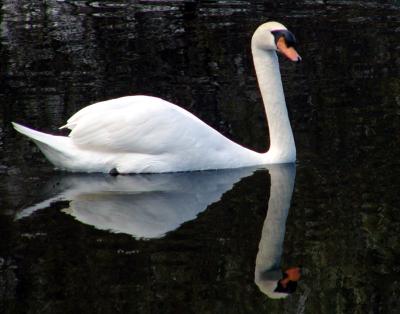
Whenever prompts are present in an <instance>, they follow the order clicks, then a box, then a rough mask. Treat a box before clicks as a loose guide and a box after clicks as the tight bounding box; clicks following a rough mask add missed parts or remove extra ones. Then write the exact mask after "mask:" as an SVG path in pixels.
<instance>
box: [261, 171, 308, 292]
mask: <svg viewBox="0 0 400 314" xmlns="http://www.w3.org/2000/svg"><path fill="white" fill-rule="evenodd" d="M268 170H269V173H270V176H271V190H270V198H269V201H268V211H267V217H266V218H265V221H264V225H263V229H262V233H261V240H260V243H259V246H258V253H257V257H256V268H255V283H256V284H257V286H258V287H259V289H260V290H261V291H262V292H263V293H264V294H266V295H267V296H268V297H270V298H273V299H276V298H284V297H287V296H288V295H289V294H290V293H292V292H294V290H295V289H296V286H297V281H298V280H299V279H300V277H301V270H300V268H299V267H291V268H289V269H286V270H285V271H282V270H281V267H280V263H281V256H282V250H283V241H284V238H285V229H286V219H287V216H288V213H289V208H290V201H291V199H292V194H293V186H294V181H295V176H296V168H295V165H294V164H283V165H276V166H269V167H268Z"/></svg>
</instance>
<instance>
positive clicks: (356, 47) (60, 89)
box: [0, 0, 400, 313]
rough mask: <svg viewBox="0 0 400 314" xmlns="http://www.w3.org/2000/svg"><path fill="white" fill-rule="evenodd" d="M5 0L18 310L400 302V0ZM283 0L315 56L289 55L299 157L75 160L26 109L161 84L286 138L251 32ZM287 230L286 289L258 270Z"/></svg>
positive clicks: (192, 103) (1, 126)
mask: <svg viewBox="0 0 400 314" xmlns="http://www.w3.org/2000/svg"><path fill="white" fill-rule="evenodd" d="M0 3H1V4H2V9H1V12H0V14H1V46H0V49H1V58H0V75H1V80H0V96H1V97H0V99H1V100H0V103H1V105H0V195H1V198H0V235H1V237H0V312H1V313H3V312H4V313H261V312H266V313H399V312H400V302H399V296H400V266H399V260H400V259H399V258H400V241H399V232H400V214H399V210H400V208H399V200H400V197H399V187H400V184H399V183H400V180H399V175H400V167H399V156H400V135H399V134H400V58H399V54H400V44H399V42H400V41H399V38H400V8H399V6H396V4H387V3H386V4H385V3H378V4H377V3H376V2H372V1H366V2H361V3H359V2H351V1H348V2H347V1H336V2H335V1H303V2H300V1H288V2H283V1H260V2H255V1H254V2H253V1H252V2H249V1H199V2H196V1H55V0H53V1H52V0H48V1H25V0H13V1H11V0H8V1H0ZM270 19H274V20H278V21H281V22H282V23H284V24H285V25H286V26H287V27H288V28H289V29H290V30H292V31H293V32H294V33H295V35H296V36H297V38H298V40H299V42H300V44H299V47H298V50H299V52H300V54H301V55H302V57H303V60H304V62H303V63H302V64H301V65H293V64H291V63H289V62H287V61H284V60H281V72H282V80H283V84H284V88H285V94H286V100H287V104H288V107H289V114H290V119H291V123H292V126H293V131H294V135H295V140H296V144H297V151H298V162H297V165H296V169H294V168H290V169H289V170H288V168H285V167H277V168H273V169H259V170H255V169H241V170H235V171H221V172H220V171H217V172H205V173H192V174H175V175H154V176H118V177H110V176H104V175H90V176H87V175H86V176H85V175H69V174H66V173H60V172H56V171H54V170H53V169H52V166H51V165H50V164H49V163H48V162H47V161H46V160H45V159H44V158H43V157H42V155H41V153H40V152H39V151H38V150H37V149H36V147H35V146H34V145H33V144H31V143H29V142H28V141H27V140H26V139H25V138H23V137H22V136H19V135H18V134H16V133H15V132H14V131H13V130H12V128H11V125H10V122H11V121H18V122H20V123H23V124H26V125H29V126H31V127H34V128H37V129H40V130H44V131H48V132H52V133H56V132H58V131H57V128H58V127H59V126H60V125H63V123H64V122H65V121H66V119H67V118H68V117H69V116H70V115H71V114H73V113H74V112H76V111H77V110H79V109H80V108H82V107H84V106H86V105H88V104H90V103H93V102H96V101H99V100H105V99H110V98H114V97H118V96H123V95H130V94H148V95H154V96H159V97H162V98H164V99H167V100H169V101H171V102H174V103H176V104H178V105H180V106H182V107H184V108H186V109H187V110H189V111H191V112H193V113H194V114H196V115H197V116H199V117H200V118H201V119H203V120H204V121H206V122H207V123H208V124H210V125H211V126H213V127H215V128H216V129H218V130H219V131H220V132H222V133H223V134H224V135H226V136H228V137H229V138H231V139H233V140H235V141H236V142H239V143H241V144H243V145H245V146H247V147H250V148H252V149H255V150H258V151H263V150H266V149H267V148H268V145H269V143H268V140H267V139H268V134H267V126H266V122H265V117H264V113H263V108H262V106H261V99H260V95H259V92H258V89H257V82H256V80H255V77H254V70H253V65H252V60H251V55H250V48H249V47H250V46H249V42H250V38H251V35H252V32H253V31H254V29H255V28H256V27H257V26H258V25H259V24H261V23H262V22H264V21H266V20H270ZM294 179H295V185H294V191H293V194H292V193H291V188H290V187H291V183H290V182H293V180H294ZM291 180H292V181H291ZM274 187H279V188H274ZM290 197H291V206H290V210H289V212H288V217H287V220H286V217H285V215H284V214H285V213H286V214H287V212H285V211H284V210H287V209H288V208H286V209H285V208H284V207H285V206H284V204H285V202H287V201H288V200H290ZM270 198H271V199H275V200H278V201H276V202H271V200H270V205H269V206H268V200H269V199H270ZM285 200H286V201H285ZM271 203H273V204H275V205H271ZM277 204H278V205H279V204H281V205H280V207H279V206H278V205H277ZM282 204H283V205H282ZM35 205H36V207H35V208H32V206H35ZM274 206H275V207H274ZM267 212H268V213H269V214H270V215H272V213H274V212H275V213H283V214H282V217H281V218H282V219H281V220H280V223H276V224H273V225H274V226H275V227H276V230H277V232H276V233H274V234H282V235H284V242H283V246H281V245H280V241H283V238H280V239H275V240H276V241H275V242H274V241H273V237H272V238H271V237H266V236H264V235H265V234H266V233H265V232H264V231H263V230H265V229H266V227H265V226H267V225H268V223H267V222H268V221H271V219H269V218H268V219H267V220H266V217H267ZM285 223H286V227H285ZM110 229H111V230H112V231H113V232H110V231H108V230H110ZM271 239H272V240H271ZM274 243H275V245H276V247H277V248H278V249H277V252H278V253H279V254H277V255H279V256H277V260H278V261H279V262H280V268H281V269H282V270H285V269H287V268H289V267H292V266H302V269H303V276H302V279H301V280H300V281H299V283H298V288H297V290H296V292H295V293H293V294H292V295H291V296H289V297H287V298H285V299H281V300H274V299H270V298H268V297H267V295H265V294H264V293H263V292H262V291H261V290H262V289H261V290H260V289H259V288H258V285H257V282H255V273H257V271H258V270H259V269H258V268H257V267H258V266H257V265H258V264H257V263H256V260H259V259H260V258H261V257H260V256H261V255H262V254H261V253H260V251H261V250H262V249H263V248H264V249H266V248H267V249H268V248H269V247H272V246H273V245H274ZM259 248H260V251H259Z"/></svg>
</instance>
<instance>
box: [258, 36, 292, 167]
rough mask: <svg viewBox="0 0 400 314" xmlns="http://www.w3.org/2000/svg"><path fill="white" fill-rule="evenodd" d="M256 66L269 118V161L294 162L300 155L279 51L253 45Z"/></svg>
mask: <svg viewBox="0 0 400 314" xmlns="http://www.w3.org/2000/svg"><path fill="white" fill-rule="evenodd" d="M252 52H253V59H254V66H255V69H256V74H257V80H258V84H259V87H260V91H261V95H262V99H263V102H264V107H265V112H266V115H267V120H268V128H269V136H270V143H271V144H270V149H269V152H268V153H267V154H268V156H267V157H268V158H272V159H273V160H267V161H268V162H280V163H283V162H293V161H294V160H295V158H296V147H295V144H294V139H293V133H292V128H291V127H290V122H289V117H288V112H287V108H286V102H285V96H284V94H283V87H282V81H281V74H280V71H279V62H278V57H277V55H276V53H275V51H272V50H270V51H266V50H262V49H260V48H257V47H256V45H255V44H253V45H252Z"/></svg>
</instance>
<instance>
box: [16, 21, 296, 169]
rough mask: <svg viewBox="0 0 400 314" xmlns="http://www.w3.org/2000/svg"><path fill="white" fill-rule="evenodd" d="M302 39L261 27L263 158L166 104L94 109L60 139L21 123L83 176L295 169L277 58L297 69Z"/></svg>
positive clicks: (280, 28)
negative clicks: (270, 166)
mask: <svg viewBox="0 0 400 314" xmlns="http://www.w3.org/2000/svg"><path fill="white" fill-rule="evenodd" d="M295 43H296V39H295V37H294V35H293V34H292V33H291V32H289V31H288V30H287V28H286V27H285V26H284V25H282V24H280V23H278V22H267V23H264V24H262V25H260V26H259V27H258V28H257V29H256V31H255V32H254V34H253V37H252V40H251V49H252V54H253V60H254V66H255V70H256V76H257V79H258V83H259V88H260V91H261V95H262V99H263V102H264V107H265V112H266V116H267V121H268V127H269V134H270V148H269V150H268V151H267V152H266V153H258V152H255V151H252V150H250V149H247V148H245V147H243V146H241V145H239V144H236V143H234V142H233V141H231V140H229V139H228V138H226V137H224V136H223V135H222V134H220V133H218V132H217V131H216V130H215V129H213V128H212V127H210V126H208V125H207V124H205V123H204V122H203V121H201V120H200V119H198V118H197V117H195V116H194V115H193V114H191V113H189V112H188V111H186V110H184V109H182V108H180V107H178V106H176V105H174V104H172V103H170V102H167V101H165V100H162V99H160V98H156V97H151V96H143V95H138V96H127V97H121V98H117V99H112V100H107V101H103V102H98V103H95V104H92V105H89V106H87V107H85V108H83V109H81V110H80V111H78V112H77V113H75V114H74V115H73V116H72V117H71V118H70V119H69V120H68V121H67V123H66V124H65V125H64V126H62V127H61V128H60V129H63V128H67V129H70V130H71V132H70V134H69V136H54V135H50V134H46V133H42V132H38V131H36V130H33V129H30V128H27V127H25V126H22V125H20V124H17V123H14V122H13V126H14V128H15V130H17V131H18V132H20V133H22V134H24V135H26V136H28V137H29V138H30V139H32V140H33V141H34V142H35V144H36V145H37V146H38V147H39V149H40V150H41V151H42V153H43V154H44V155H45V156H46V157H47V159H48V160H49V161H50V162H51V163H53V164H54V166H55V167H56V168H59V169H62V170H68V171H75V172H77V171H79V172H106V173H107V172H110V173H162V172H178V171H194V170H209V169H228V168H240V167H249V166H257V165H266V164H276V163H292V162H295V159H296V147H295V143H294V139H293V133H292V129H291V127H290V122H289V118H288V113H287V108H286V103H285V97H284V93H283V87H282V81H281V75H280V71H279V63H278V57H277V54H276V52H277V51H278V52H281V53H282V54H283V55H284V56H286V57H287V58H288V59H290V60H291V61H294V62H298V61H300V60H301V57H300V56H299V55H298V53H297V52H296V50H295V49H294V47H293V46H294V44H295Z"/></svg>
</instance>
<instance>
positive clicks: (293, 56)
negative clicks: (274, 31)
mask: <svg viewBox="0 0 400 314" xmlns="http://www.w3.org/2000/svg"><path fill="white" fill-rule="evenodd" d="M276 46H277V47H278V51H279V52H280V53H282V54H283V55H285V56H286V58H288V59H289V60H292V61H294V62H300V61H301V57H300V56H299V54H298V53H297V51H296V49H294V48H293V47H288V46H287V45H286V42H285V39H284V38H283V37H281V38H279V40H278V42H277V43H276Z"/></svg>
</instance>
